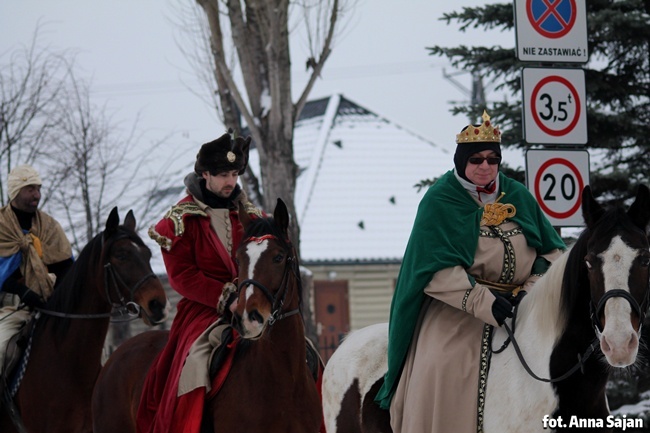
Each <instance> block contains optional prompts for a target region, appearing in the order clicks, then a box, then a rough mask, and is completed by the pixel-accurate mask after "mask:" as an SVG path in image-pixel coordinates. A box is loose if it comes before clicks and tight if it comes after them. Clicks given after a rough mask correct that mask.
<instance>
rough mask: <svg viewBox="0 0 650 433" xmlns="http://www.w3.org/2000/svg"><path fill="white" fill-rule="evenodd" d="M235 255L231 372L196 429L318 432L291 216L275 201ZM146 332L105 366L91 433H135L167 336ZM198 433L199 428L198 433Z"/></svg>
mask: <svg viewBox="0 0 650 433" xmlns="http://www.w3.org/2000/svg"><path fill="white" fill-rule="evenodd" d="M239 214H240V220H241V221H242V224H243V225H244V228H245V230H246V233H245V235H244V237H243V239H244V240H243V241H242V243H241V245H240V246H239V249H238V250H237V260H238V263H239V281H241V283H240V287H239V289H240V290H239V299H238V305H237V309H236V311H235V314H234V320H233V323H234V327H235V329H236V331H237V335H239V337H238V338H239V340H238V342H237V346H236V353H235V355H234V360H233V362H232V367H231V369H230V373H229V375H228V377H227V379H226V380H225V382H224V383H223V386H222V387H221V388H220V389H219V390H218V391H217V392H216V394H215V395H214V396H210V398H209V399H207V401H206V403H205V405H204V410H203V420H202V423H201V427H200V431H201V432H214V431H224V432H230V431H246V432H260V431H264V432H270V433H275V432H277V433H291V432H294V433H305V432H307V433H310V432H311V433H316V432H318V430H319V428H320V426H321V422H322V411H321V405H320V398H319V393H318V390H317V387H316V385H315V383H314V379H313V377H312V375H311V372H310V370H309V368H308V366H307V363H306V362H305V359H306V348H305V330H304V324H303V322H302V316H301V314H300V305H301V301H302V299H301V284H300V276H299V268H298V260H297V257H296V254H295V251H294V249H293V247H292V246H291V243H290V242H289V240H288V231H287V228H288V224H289V216H288V212H287V208H286V206H285V204H284V203H283V202H282V201H281V200H278V205H277V206H276V209H275V211H274V216H273V218H256V219H251V218H250V217H249V216H248V214H247V213H246V212H245V211H244V210H243V209H242V208H240V210H239ZM166 334H167V333H166V332H155V331H153V332H146V333H143V334H140V335H137V336H135V337H133V338H132V339H130V340H128V341H127V342H126V343H124V344H123V345H122V346H120V348H118V350H116V351H115V353H114V354H113V355H112V356H111V358H110V359H109V361H108V362H107V363H106V365H105V367H104V369H103V371H102V374H101V375H100V378H99V379H98V381H97V385H96V388H95V394H94V396H93V422H94V433H102V432H107V433H108V432H110V433H113V432H121V433H129V432H131V433H134V432H135V431H136V428H135V421H136V420H135V415H136V413H137V409H138V404H139V400H140V395H141V393H142V385H143V382H144V379H145V376H146V373H147V370H148V368H149V366H150V365H151V363H152V362H153V360H154V358H155V357H156V355H157V354H158V352H159V351H160V350H161V349H162V348H163V346H164V344H165V340H166V338H167V335H166ZM198 429H199V428H198V427H197V428H196V430H198Z"/></svg>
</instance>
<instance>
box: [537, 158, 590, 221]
mask: <svg viewBox="0 0 650 433" xmlns="http://www.w3.org/2000/svg"><path fill="white" fill-rule="evenodd" d="M526 184H527V185H528V189H529V191H530V192H531V193H532V194H533V196H534V197H535V199H536V200H537V203H539V205H540V207H541V208H542V211H543V212H544V214H545V215H546V216H547V218H548V219H549V221H550V222H551V224H552V225H554V226H556V227H577V226H582V225H584V220H583V218H582V212H581V203H582V190H583V188H584V187H585V186H586V185H589V152H587V151H586V150H555V149H554V150H546V149H543V150H542V149H531V150H528V151H527V152H526Z"/></svg>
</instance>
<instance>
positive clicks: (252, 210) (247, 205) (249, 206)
mask: <svg viewBox="0 0 650 433" xmlns="http://www.w3.org/2000/svg"><path fill="white" fill-rule="evenodd" d="M244 209H245V210H246V213H249V214H253V215H257V216H258V217H260V218H261V217H262V216H263V214H262V211H261V210H259V209H258V208H256V207H255V205H254V204H253V203H251V202H249V201H245V202H244Z"/></svg>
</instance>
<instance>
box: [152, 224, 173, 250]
mask: <svg viewBox="0 0 650 433" xmlns="http://www.w3.org/2000/svg"><path fill="white" fill-rule="evenodd" d="M147 233H148V234H149V237H150V238H151V239H153V240H154V241H155V242H156V243H157V244H158V245H160V247H161V248H164V249H166V250H167V251H170V250H171V249H172V240H171V239H169V238H168V237H165V236H163V235H161V234H160V233H158V232H157V231H156V229H155V228H154V226H151V227H149V230H148V232H147Z"/></svg>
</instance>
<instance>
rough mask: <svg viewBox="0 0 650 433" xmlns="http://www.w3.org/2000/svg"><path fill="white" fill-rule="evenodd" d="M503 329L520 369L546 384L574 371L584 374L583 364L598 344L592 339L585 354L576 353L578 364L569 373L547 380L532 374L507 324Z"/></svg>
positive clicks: (596, 340) (558, 380)
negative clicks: (517, 359)
mask: <svg viewBox="0 0 650 433" xmlns="http://www.w3.org/2000/svg"><path fill="white" fill-rule="evenodd" d="M503 327H504V329H505V330H506V333H507V334H508V340H509V341H510V342H511V343H512V347H513V348H514V349H515V353H517V358H519V362H521V365H522V367H524V370H526V373H528V374H529V375H530V376H531V377H532V378H533V379H536V380H539V381H540V382H547V383H555V382H560V381H562V380H564V379H566V378H567V377H569V376H571V375H572V374H573V373H575V372H576V371H578V369H580V371H581V372H582V373H584V365H585V362H587V359H589V357H590V356H591V355H592V354H593V353H594V352H595V351H596V349H597V348H598V343H599V342H600V340H598V338H594V339H593V341H592V342H591V343H590V344H589V347H587V350H585V352H584V353H583V354H582V355H580V354H579V353H578V362H577V363H576V364H575V365H574V366H573V367H571V369H569V371H567V372H566V373H564V374H563V375H562V376H560V377H556V378H554V379H547V378H543V377H539V376H537V375H536V374H535V373H534V372H533V370H531V368H530V367H529V366H528V363H527V362H526V360H525V359H524V355H523V354H522V353H521V349H520V348H519V344H518V343H517V339H516V338H515V334H514V332H513V331H512V330H511V329H510V327H509V326H508V324H507V323H504V324H503ZM513 327H514V326H513ZM502 349H504V348H502Z"/></svg>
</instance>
